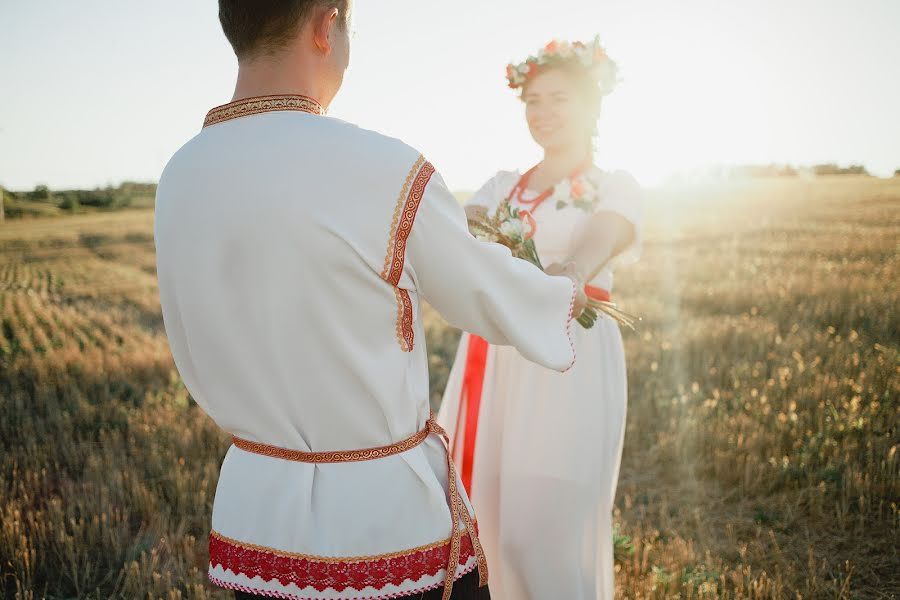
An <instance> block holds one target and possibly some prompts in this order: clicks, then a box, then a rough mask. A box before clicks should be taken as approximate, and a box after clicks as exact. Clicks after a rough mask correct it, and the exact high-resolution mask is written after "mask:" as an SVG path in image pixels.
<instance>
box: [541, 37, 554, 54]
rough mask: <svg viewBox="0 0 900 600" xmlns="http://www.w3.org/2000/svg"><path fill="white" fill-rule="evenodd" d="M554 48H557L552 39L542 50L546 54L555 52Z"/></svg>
mask: <svg viewBox="0 0 900 600" xmlns="http://www.w3.org/2000/svg"><path fill="white" fill-rule="evenodd" d="M556 48H557V43H556V40H553V41H551V42H550V43H549V44H547V45H546V46H544V52H547V53H548V54H552V53H554V52H556Z"/></svg>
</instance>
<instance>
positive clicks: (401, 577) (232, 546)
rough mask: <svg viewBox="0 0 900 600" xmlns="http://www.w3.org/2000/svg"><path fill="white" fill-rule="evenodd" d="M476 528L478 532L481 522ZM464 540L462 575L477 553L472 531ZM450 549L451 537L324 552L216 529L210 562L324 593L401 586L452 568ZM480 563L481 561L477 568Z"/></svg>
mask: <svg viewBox="0 0 900 600" xmlns="http://www.w3.org/2000/svg"><path fill="white" fill-rule="evenodd" d="M475 529H476V535H477V525H476V526H475ZM461 542H462V543H461V544H460V546H461V547H460V553H459V559H458V560H457V561H456V564H457V577H458V576H459V573H458V572H459V568H460V567H461V566H462V567H466V566H467V563H468V562H469V559H470V558H471V557H473V556H475V551H474V549H473V546H472V542H471V539H470V538H469V536H468V535H465V536H462V540H461ZM450 552H451V539H449V538H448V539H446V540H442V541H439V542H435V543H433V544H429V545H427V546H420V547H418V548H412V549H410V550H404V551H400V552H393V553H389V554H381V555H374V556H358V557H323V556H313V555H305V554H298V553H293V552H284V551H280V550H276V549H274V548H268V547H265V546H258V545H255V544H247V543H243V542H239V541H237V540H234V539H231V538H228V537H225V536H223V535H221V534H219V533H217V532H215V531H212V532H210V536H209V564H210V568H213V567H219V568H221V569H222V570H223V571H231V572H232V573H234V574H235V575H243V576H245V577H248V578H251V579H252V578H254V577H260V578H261V579H262V580H263V581H265V582H268V583H272V584H277V585H281V586H288V585H290V584H293V585H295V586H297V588H299V589H300V590H303V589H306V588H312V589H314V590H316V591H317V592H319V593H322V592H324V591H325V590H327V589H329V588H330V589H332V590H334V591H336V592H338V593H342V592H344V591H346V590H351V591H359V592H361V591H363V590H365V589H366V588H373V589H375V590H384V589H385V588H386V587H388V586H401V585H403V584H404V583H405V582H406V581H407V580H409V581H412V582H413V583H415V582H418V581H419V580H421V579H422V578H423V577H436V576H438V575H440V574H441V571H445V570H446V569H447V564H448V561H449V559H450ZM475 566H477V561H475V562H474V564H473V565H472V568H475ZM468 570H469V571H471V570H472V569H471V568H470V569H468ZM443 583H444V577H440V578H439V579H438V581H437V583H436V584H435V585H433V586H432V587H433V588H436V587H439V586H440V585H442V584H443ZM408 593H411V592H409V591H405V592H403V594H400V595H405V594H408ZM268 595H272V594H271V593H269V594H268ZM285 597H290V598H294V597H296V596H285ZM367 597H370V596H367ZM385 597H387V596H385Z"/></svg>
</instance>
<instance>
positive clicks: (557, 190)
mask: <svg viewBox="0 0 900 600" xmlns="http://www.w3.org/2000/svg"><path fill="white" fill-rule="evenodd" d="M550 198H551V200H554V201H555V202H566V203H568V202H569V201H570V200H571V199H572V182H571V181H569V180H568V179H563V180H562V181H560V182H559V183H557V184H556V186H555V187H554V188H553V194H552V195H551V196H550Z"/></svg>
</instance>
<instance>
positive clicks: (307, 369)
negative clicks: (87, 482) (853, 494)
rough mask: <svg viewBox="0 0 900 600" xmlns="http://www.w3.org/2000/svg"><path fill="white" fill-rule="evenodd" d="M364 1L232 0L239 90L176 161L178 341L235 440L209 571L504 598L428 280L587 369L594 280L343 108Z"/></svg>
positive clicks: (457, 309)
mask: <svg viewBox="0 0 900 600" xmlns="http://www.w3.org/2000/svg"><path fill="white" fill-rule="evenodd" d="M349 4H350V0H220V2H219V17H220V20H221V23H222V27H223V29H224V31H225V35H226V36H227V37H228V39H229V41H230V42H231V44H232V46H233V48H234V50H235V53H236V54H237V57H238V63H239V72H238V79H237V85H236V87H235V93H234V98H233V101H232V102H230V103H228V104H225V105H223V106H220V107H217V108H214V109H213V110H211V111H210V112H209V113H208V115H207V117H206V120H205V122H204V127H203V129H202V130H201V131H200V133H199V134H197V135H196V136H195V137H194V138H193V139H192V140H190V141H189V142H188V143H187V144H185V145H184V146H183V147H182V148H181V149H180V150H179V151H178V152H177V153H176V154H175V156H174V157H173V158H172V159H171V160H170V162H169V164H168V165H167V166H166V169H165V172H164V173H163V175H162V177H161V179H160V183H159V189H158V192H157V200H156V222H155V240H156V247H157V272H158V277H159V290H160V300H161V304H162V310H163V317H164V321H165V327H166V333H167V335H168V337H169V342H170V345H171V348H172V354H173V356H174V359H175V362H176V365H177V367H178V369H179V371H180V373H181V376H182V378H183V379H184V381H185V384H186V386H187V388H188V390H189V391H190V392H191V395H192V396H193V398H194V399H195V400H196V401H197V403H198V404H199V405H200V406H201V407H202V408H203V410H205V411H206V412H207V413H208V414H209V415H210V416H211V417H212V418H213V419H214V420H215V422H216V423H217V424H218V425H219V426H221V427H222V428H223V429H225V430H226V431H228V432H229V433H231V434H232V436H233V438H234V445H233V446H232V447H231V448H230V449H229V451H228V453H227V454H226V456H225V459H224V461H223V464H222V469H221V474H220V477H219V484H218V488H217V490H216V499H215V505H214V507H213V515H212V532H211V534H210V540H209V550H210V564H209V577H210V579H211V580H212V581H213V582H214V583H215V584H217V585H220V586H223V587H226V588H230V589H234V590H236V591H237V592H236V593H237V594H238V597H254V596H253V595H258V596H270V597H279V598H361V599H366V598H388V597H389V598H405V597H408V596H410V597H417V598H420V597H429V598H430V597H432V596H436V597H439V598H444V599H445V600H446V599H449V598H488V597H489V596H488V592H487V587H486V585H485V584H486V582H487V566H486V564H485V563H484V560H483V553H482V552H481V547H480V544H479V542H478V538H477V535H476V527H475V524H474V515H473V513H472V509H471V506H470V504H469V502H468V499H467V498H466V497H465V493H464V491H463V490H462V489H461V487H462V486H461V485H460V484H459V480H458V477H457V476H456V473H455V468H454V466H453V464H452V462H450V461H449V460H448V457H447V450H446V446H445V441H444V440H443V439H442V437H443V435H442V434H443V432H442V430H440V428H439V427H438V426H437V425H436V424H435V423H434V421H433V419H432V418H431V417H430V413H429V408H428V376H427V356H426V352H425V345H424V340H425V338H424V331H423V327H422V321H421V318H420V302H421V299H427V300H428V302H429V303H430V304H431V305H432V306H434V307H435V308H436V309H437V310H438V311H439V312H440V313H441V314H442V315H443V316H444V317H445V318H446V319H447V320H448V321H449V322H450V323H451V324H453V325H455V326H457V327H461V328H464V329H466V330H468V331H472V332H474V333H477V334H478V335H481V336H482V337H484V338H486V339H487V340H488V341H490V342H491V343H494V344H506V345H509V344H511V345H514V346H516V347H517V348H518V349H519V350H520V351H521V352H522V354H523V355H524V356H526V357H528V358H530V359H532V360H534V361H535V362H538V363H540V364H543V365H545V366H547V367H550V368H554V369H557V370H565V369H567V368H568V367H569V366H571V364H572V363H573V362H574V358H575V357H574V348H573V346H572V344H571V340H570V338H569V336H568V327H569V324H570V322H571V320H572V318H573V317H577V316H578V315H579V314H580V311H581V310H582V309H583V305H584V302H585V299H584V296H583V292H582V290H581V288H582V286H581V284H580V283H579V282H577V281H575V275H574V274H573V272H572V269H571V268H563V267H556V268H555V271H556V272H560V273H562V274H563V275H564V276H548V275H545V274H544V273H541V272H540V271H539V270H538V269H536V268H534V267H533V266H532V265H530V264H528V263H526V262H524V261H520V260H517V259H514V258H512V257H511V256H510V253H509V251H508V250H506V249H505V248H502V247H500V246H497V245H494V244H486V243H482V242H478V241H476V240H475V239H474V238H472V237H471V236H470V235H469V234H468V232H467V229H466V219H465V216H464V212H463V210H462V209H461V208H460V207H459V206H458V205H457V203H456V201H455V200H454V198H453V196H452V195H451V194H450V192H449V191H448V189H447V187H446V186H445V185H444V182H443V181H442V180H441V178H440V176H439V175H438V174H437V173H436V172H435V170H434V168H433V167H432V166H431V164H430V163H428V162H427V161H426V160H425V159H424V157H422V156H421V155H420V154H419V153H418V152H416V151H415V150H413V149H412V148H410V147H409V146H406V145H405V144H403V143H402V142H400V141H398V140H395V139H391V138H388V137H385V136H382V135H379V134H377V133H374V132H371V131H366V130H363V129H360V128H358V127H355V126H353V125H350V124H348V123H345V122H342V121H339V120H337V119H332V118H329V117H325V116H324V112H325V109H326V108H327V106H328V105H329V103H330V102H331V100H332V99H333V98H334V96H335V94H336V93H337V91H338V89H339V88H340V85H341V81H342V79H343V74H344V70H345V69H346V67H347V64H348V61H349V54H350V44H349V35H348V17H349V12H350V8H351V7H350V6H349ZM476 570H477V572H476ZM423 593H424V594H425V595H424V596H423Z"/></svg>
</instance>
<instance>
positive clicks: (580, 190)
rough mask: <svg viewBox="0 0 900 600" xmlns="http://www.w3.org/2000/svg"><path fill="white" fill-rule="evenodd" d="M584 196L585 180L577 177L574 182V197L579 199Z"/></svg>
mask: <svg viewBox="0 0 900 600" xmlns="http://www.w3.org/2000/svg"><path fill="white" fill-rule="evenodd" d="M582 196H584V182H582V181H581V179H576V180H575V181H573V182H572V197H573V198H575V199H576V200H578V199H580V198H581V197H582Z"/></svg>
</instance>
